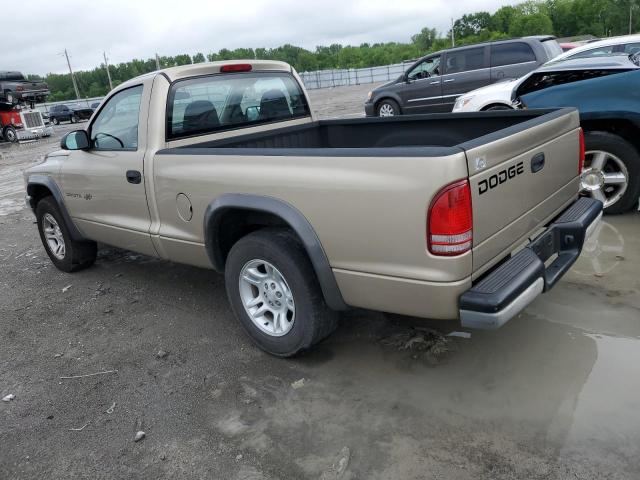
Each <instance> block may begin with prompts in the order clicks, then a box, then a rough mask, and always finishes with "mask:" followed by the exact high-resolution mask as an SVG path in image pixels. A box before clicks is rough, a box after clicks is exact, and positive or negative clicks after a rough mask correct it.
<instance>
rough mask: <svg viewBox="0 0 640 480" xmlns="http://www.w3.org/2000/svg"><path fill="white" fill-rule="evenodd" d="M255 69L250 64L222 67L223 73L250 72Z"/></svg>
mask: <svg viewBox="0 0 640 480" xmlns="http://www.w3.org/2000/svg"><path fill="white" fill-rule="evenodd" d="M252 68H253V67H252V66H251V64H250V63H235V64H232V65H223V66H221V67H220V72H221V73H230V72H250V71H251V69H252Z"/></svg>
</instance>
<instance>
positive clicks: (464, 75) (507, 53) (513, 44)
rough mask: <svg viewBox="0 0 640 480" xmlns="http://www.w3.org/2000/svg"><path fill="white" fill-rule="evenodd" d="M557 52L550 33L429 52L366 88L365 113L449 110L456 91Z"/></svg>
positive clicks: (509, 74) (525, 69) (517, 71)
mask: <svg viewBox="0 0 640 480" xmlns="http://www.w3.org/2000/svg"><path fill="white" fill-rule="evenodd" d="M561 53H562V49H561V48H560V45H559V44H558V42H556V40H555V37H552V36H535V37H524V38H518V39H512V40H500V41H496V42H487V43H481V44H475V45H466V46H464V47H458V48H451V49H449V50H442V51H440V52H436V53H431V54H429V55H427V56H425V57H422V58H421V59H419V60H418V61H417V62H415V63H414V64H413V65H411V67H410V68H409V69H408V70H407V71H406V72H405V73H404V74H403V75H401V76H400V77H399V78H398V79H396V80H394V81H393V82H389V83H387V84H385V85H382V86H380V87H378V88H376V89H375V90H373V91H372V92H369V97H368V98H367V101H366V102H365V104H364V110H365V113H366V114H367V116H369V117H372V116H380V117H389V116H393V115H400V114H414V113H432V112H450V111H451V110H452V109H453V105H454V103H455V101H456V98H457V97H459V96H460V95H462V94H464V93H467V92H470V91H471V90H475V89H476V88H480V87H483V86H485V85H489V84H490V83H494V82H497V81H500V80H503V79H509V78H518V77H521V76H522V75H525V74H526V73H529V72H530V71H532V70H535V69H536V68H537V67H539V66H540V65H542V64H543V63H545V62H548V61H549V60H551V59H552V58H554V57H556V56H557V55H560V54H561Z"/></svg>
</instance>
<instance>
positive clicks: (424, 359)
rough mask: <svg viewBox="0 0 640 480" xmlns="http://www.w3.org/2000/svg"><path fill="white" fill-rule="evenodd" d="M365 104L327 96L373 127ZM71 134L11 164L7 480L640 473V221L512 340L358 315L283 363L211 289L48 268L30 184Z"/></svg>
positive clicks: (125, 271)
mask: <svg viewBox="0 0 640 480" xmlns="http://www.w3.org/2000/svg"><path fill="white" fill-rule="evenodd" d="M370 88H371V86H368V85H367V86H361V87H345V88H336V89H332V90H318V91H313V92H312V93H311V96H312V100H313V101H314V102H315V104H316V105H317V109H318V111H319V112H320V113H321V114H322V115H324V116H332V115H347V114H350V115H358V114H360V113H361V112H362V110H361V108H362V100H363V98H364V95H365V94H366V91H367V90H368V89H370ZM71 128H75V126H60V127H56V132H57V138H54V139H51V140H49V141H40V142H38V143H34V144H26V145H6V144H2V145H1V146H0V153H1V155H2V156H1V159H0V237H1V242H0V264H1V265H2V268H1V270H0V397H5V396H6V395H9V394H13V395H14V396H15V398H14V399H13V400H10V401H6V402H4V401H3V402H0V479H45V478H47V479H48V478H55V479H58V478H87V479H99V478H145V479H146V478H154V479H156V478H203V479H204V478H207V479H209V478H211V479H217V478H220V479H245V480H249V479H250V480H259V479H307V478H308V479H322V480H337V479H424V478H428V479H480V478H487V479H489V478H490V479H549V478H551V479H569V478H570V479H590V478H593V479H596V478H598V479H600V478H606V479H637V478H638V476H639V475H640V474H639V472H640V381H638V380H639V379H640V275H639V274H638V271H639V269H640V235H639V233H640V215H638V214H637V213H629V214H627V215H623V216H616V217H606V218H605V220H604V222H603V223H602V225H601V227H600V229H599V230H598V231H597V232H596V233H595V236H594V238H593V239H592V240H591V241H590V242H589V244H588V245H587V246H586V248H585V251H584V253H583V256H582V258H581V259H580V260H579V261H578V262H577V264H576V265H575V266H574V268H573V269H572V270H571V271H570V272H569V273H568V274H567V275H566V277H565V278H564V279H563V280H562V281H561V282H560V283H559V284H558V285H557V286H556V287H555V288H554V290H552V291H551V292H549V293H548V294H545V295H543V296H541V297H539V298H538V299H537V300H536V301H535V302H534V303H533V304H532V305H531V306H530V307H529V308H527V309H526V311H525V312H524V313H523V314H521V315H520V316H519V317H518V318H517V319H514V320H513V321H511V322H509V323H508V324H507V325H506V326H505V327H503V328H502V329H500V330H499V331H496V332H478V331H473V332H470V333H471V336H470V338H464V337H461V336H447V334H449V333H451V332H453V331H459V330H460V329H459V328H458V327H457V326H456V325H454V324H451V323H432V322H428V321H421V320H412V319H399V318H392V319H387V318H386V317H384V316H383V315H381V314H379V313H373V312H367V311H359V310H358V311H352V312H349V313H347V314H345V315H344V316H343V319H342V322H341V326H340V328H339V329H338V331H337V332H336V333H335V334H334V335H333V336H331V337H330V338H329V339H328V340H327V341H325V342H324V343H322V344H321V345H319V346H318V347H317V348H316V349H315V350H313V351H312V352H310V353H309V354H307V355H305V356H303V357H301V358H297V359H293V360H279V359H276V358H273V357H270V356H268V355H266V354H264V353H262V352H261V351H260V350H258V349H257V348H255V347H254V346H253V345H252V344H251V343H250V341H249V340H248V338H247V337H246V336H245V334H244V333H243V332H242V330H241V327H240V325H239V324H238V322H237V321H236V320H235V319H234V317H233V316H232V314H231V311H230V308H229V305H228V303H227V299H226V295H225V290H224V286H223V279H222V277H221V276H220V275H218V274H216V273H214V272H212V271H207V270H200V269H196V268H192V267H187V266H181V265H176V264H172V263H168V262H165V261H159V260H154V259H151V258H147V257H143V256H141V255H137V254H134V253H131V252H127V251H122V250H117V249H112V248H108V247H103V248H102V249H101V250H100V253H99V258H98V261H97V262H96V264H95V266H94V267H92V268H91V269H89V270H86V271H83V272H80V273H77V274H73V275H69V274H65V273H62V272H59V271H58V270H56V269H55V268H54V267H53V266H52V264H51V262H50V261H49V259H48V257H47V256H46V254H45V252H44V250H43V248H42V246H41V244H40V241H39V238H38V234H37V231H36V226H35V225H34V223H33V221H34V218H33V215H32V214H31V212H30V211H28V210H27V209H26V208H25V207H24V204H23V191H22V189H23V187H22V180H21V171H22V170H23V169H24V168H26V167H27V166H29V165H30V164H31V163H32V162H34V161H37V160H38V158H40V157H41V156H42V155H43V154H44V153H46V152H47V151H49V150H52V149H54V148H56V143H57V141H58V140H59V136H60V134H62V133H63V132H65V131H68V130H70V129H71ZM102 372H110V373H102ZM94 373H100V374H99V375H92V376H83V377H79V378H61V377H74V376H79V375H88V374H94ZM138 431H144V432H145V434H146V435H145V437H144V438H143V439H142V440H140V441H139V442H134V437H135V435H136V432H138Z"/></svg>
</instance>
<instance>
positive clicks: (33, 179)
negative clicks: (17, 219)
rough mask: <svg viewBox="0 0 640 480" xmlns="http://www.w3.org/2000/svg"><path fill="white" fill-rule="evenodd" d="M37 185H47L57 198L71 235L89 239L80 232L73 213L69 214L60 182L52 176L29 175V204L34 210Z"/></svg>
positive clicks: (77, 238) (80, 238)
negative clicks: (72, 216) (72, 215)
mask: <svg viewBox="0 0 640 480" xmlns="http://www.w3.org/2000/svg"><path fill="white" fill-rule="evenodd" d="M36 185H42V186H44V187H46V188H47V189H48V190H49V191H50V192H51V194H52V195H53V198H54V199H55V201H56V203H57V204H58V208H59V209H60V213H61V214H62V218H63V219H64V223H65V224H66V225H67V228H68V229H69V234H70V235H71V238H72V239H73V240H75V241H78V242H82V241H85V240H87V239H86V238H85V237H84V236H83V235H82V234H81V233H80V230H78V227H76V224H75V223H73V220H72V219H71V215H69V211H68V210H67V207H66V205H65V203H64V199H63V197H62V191H61V190H60V188H59V187H58V184H57V183H56V182H55V181H54V180H53V179H52V178H51V177H49V176H47V175H35V174H34V175H29V178H28V179H27V195H28V197H29V206H30V207H31V209H32V210H33V212H34V213H35V211H36V205H34V204H33V200H32V199H33V195H32V194H33V193H34V192H33V190H34V187H35V186H36Z"/></svg>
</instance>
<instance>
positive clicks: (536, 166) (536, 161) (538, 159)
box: [531, 153, 545, 173]
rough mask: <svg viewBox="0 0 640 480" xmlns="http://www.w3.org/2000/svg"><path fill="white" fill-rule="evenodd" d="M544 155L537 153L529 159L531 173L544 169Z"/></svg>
mask: <svg viewBox="0 0 640 480" xmlns="http://www.w3.org/2000/svg"><path fill="white" fill-rule="evenodd" d="M544 160H545V158H544V153H538V154H536V155H534V156H533V158H532V159H531V171H532V172H533V173H536V172H539V171H540V170H542V169H543V168H544Z"/></svg>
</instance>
